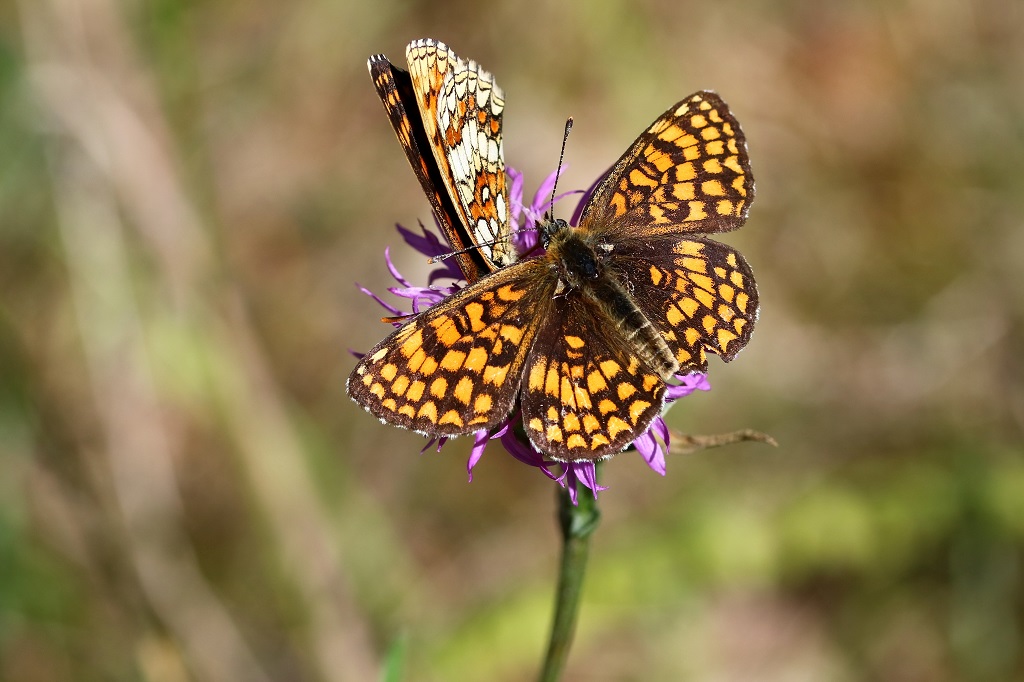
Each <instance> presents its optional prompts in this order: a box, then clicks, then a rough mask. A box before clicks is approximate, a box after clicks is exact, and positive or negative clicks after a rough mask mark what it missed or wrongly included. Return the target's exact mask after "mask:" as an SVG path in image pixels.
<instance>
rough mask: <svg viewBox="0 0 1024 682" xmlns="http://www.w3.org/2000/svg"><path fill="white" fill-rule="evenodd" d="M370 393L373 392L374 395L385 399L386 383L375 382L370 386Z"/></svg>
mask: <svg viewBox="0 0 1024 682" xmlns="http://www.w3.org/2000/svg"><path fill="white" fill-rule="evenodd" d="M370 393H372V394H373V395H375V396H377V397H378V398H380V399H382V400H383V398H384V384H381V383H375V384H374V385H373V386H370Z"/></svg>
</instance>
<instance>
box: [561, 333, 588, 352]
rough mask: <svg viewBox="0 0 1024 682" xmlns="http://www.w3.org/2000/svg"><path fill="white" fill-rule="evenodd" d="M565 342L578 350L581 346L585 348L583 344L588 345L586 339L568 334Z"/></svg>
mask: <svg viewBox="0 0 1024 682" xmlns="http://www.w3.org/2000/svg"><path fill="white" fill-rule="evenodd" d="M565 342H566V343H567V344H569V347H570V348H573V349H576V350H579V349H580V348H583V346H585V345H587V343H586V341H584V340H583V339H581V338H580V337H578V336H566V337H565Z"/></svg>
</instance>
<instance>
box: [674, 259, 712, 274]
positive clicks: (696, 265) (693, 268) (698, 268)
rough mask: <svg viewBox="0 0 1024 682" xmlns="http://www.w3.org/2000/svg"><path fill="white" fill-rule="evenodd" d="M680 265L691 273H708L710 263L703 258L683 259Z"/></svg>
mask: <svg viewBox="0 0 1024 682" xmlns="http://www.w3.org/2000/svg"><path fill="white" fill-rule="evenodd" d="M679 265H680V266H681V267H683V268H685V269H687V270H689V271H690V272H691V273H693V272H702V273H705V272H707V271H708V262H707V261H706V260H704V259H703V258H683V259H681V260H680V261H679Z"/></svg>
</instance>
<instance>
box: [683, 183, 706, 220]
mask: <svg viewBox="0 0 1024 682" xmlns="http://www.w3.org/2000/svg"><path fill="white" fill-rule="evenodd" d="M705 184H707V183H705ZM687 203H688V204H689V206H690V214H689V215H688V216H686V219H687V220H704V219H705V218H707V217H708V214H707V213H705V212H704V202H703V201H689V202H687Z"/></svg>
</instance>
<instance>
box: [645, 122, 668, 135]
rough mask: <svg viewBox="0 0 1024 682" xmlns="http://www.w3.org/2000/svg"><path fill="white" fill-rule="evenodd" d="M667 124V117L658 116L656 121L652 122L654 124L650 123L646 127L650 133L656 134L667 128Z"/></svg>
mask: <svg viewBox="0 0 1024 682" xmlns="http://www.w3.org/2000/svg"><path fill="white" fill-rule="evenodd" d="M668 126H669V119H667V118H659V119H658V120H657V121H655V122H654V125H652V126H651V127H650V128H648V129H647V132H649V133H652V134H654V135H657V134H658V133H660V132H661V131H662V130H665V128H668Z"/></svg>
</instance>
